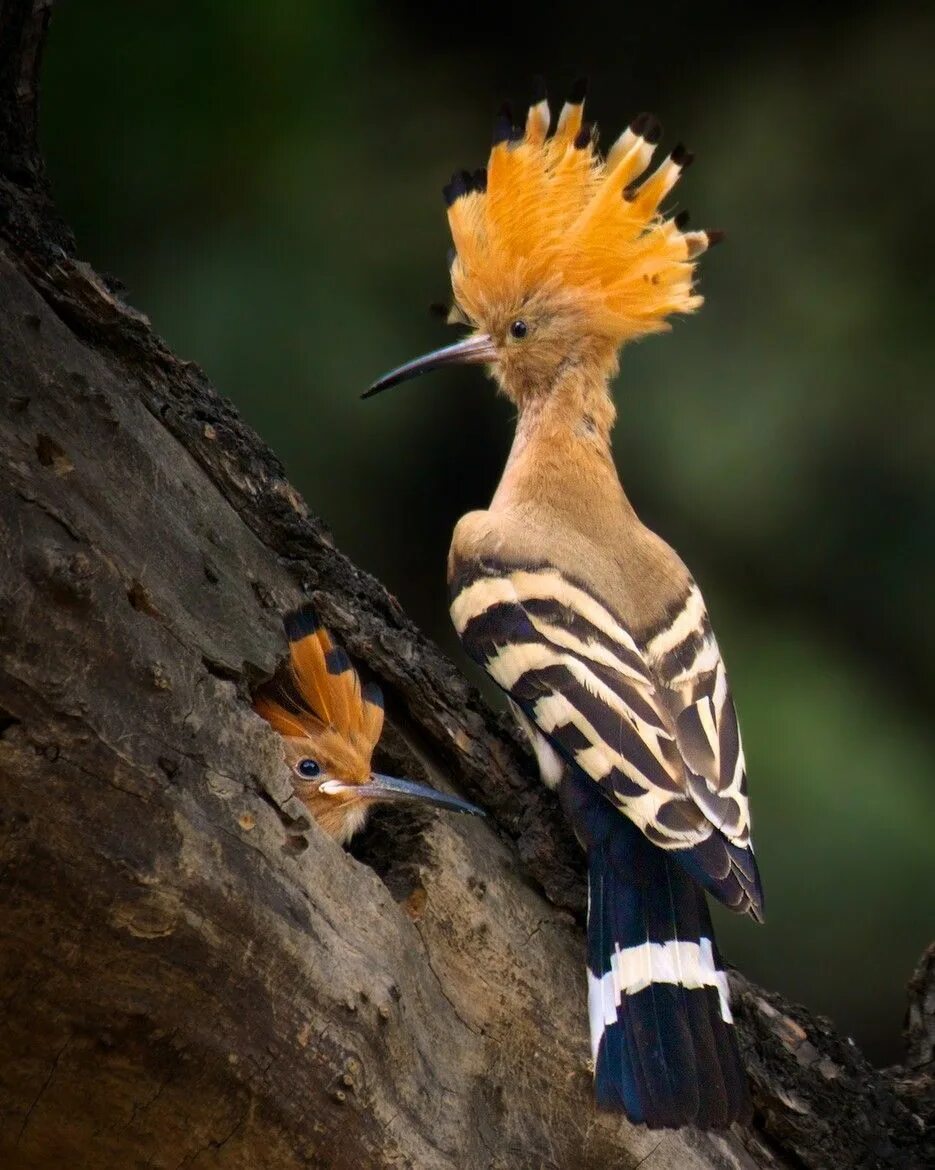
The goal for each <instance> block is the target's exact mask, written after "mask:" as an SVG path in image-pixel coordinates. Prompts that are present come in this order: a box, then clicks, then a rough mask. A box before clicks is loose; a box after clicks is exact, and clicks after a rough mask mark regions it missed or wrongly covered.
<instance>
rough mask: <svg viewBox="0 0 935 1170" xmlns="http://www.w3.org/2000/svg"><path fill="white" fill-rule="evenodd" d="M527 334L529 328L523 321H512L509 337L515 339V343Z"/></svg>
mask: <svg viewBox="0 0 935 1170" xmlns="http://www.w3.org/2000/svg"><path fill="white" fill-rule="evenodd" d="M528 332H529V326H528V325H527V324H526V322H525V321H514V322H513V324H512V325H511V326H510V336H511V337H515V338H516V340H517V341H522V340H523V338H524V337H525V336H526V334H527V333H528Z"/></svg>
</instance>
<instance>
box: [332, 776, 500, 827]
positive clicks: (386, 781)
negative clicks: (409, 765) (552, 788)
mask: <svg viewBox="0 0 935 1170" xmlns="http://www.w3.org/2000/svg"><path fill="white" fill-rule="evenodd" d="M321 791H323V792H328V793H332V794H336V793H338V792H347V793H349V794H350V793H353V794H354V795H355V796H369V797H370V799H371V800H387V801H397V800H420V801H423V802H424V803H425V804H433V805H435V806H436V808H444V809H448V810H450V811H451V812H460V813H470V815H471V816H475V817H482V816H486V813H485V812H484V811H483V809H479V808H478V807H477V805H476V804H469V803H468V801H466V800H462V799H461V798H460V797H459V796H451V795H449V794H448V793H447V792H439V791H438V790H437V789H435V788H429V786H428V785H427V784H416V782H415V781H414V780H397V779H396V777H395V776H383V775H381V773H379V772H371V773H370V780H369V782H368V783H367V784H342V783H341V782H340V781H339V780H326V781H325V782H324V784H322V786H321Z"/></svg>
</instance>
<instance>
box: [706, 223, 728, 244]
mask: <svg viewBox="0 0 935 1170" xmlns="http://www.w3.org/2000/svg"><path fill="white" fill-rule="evenodd" d="M705 235H706V236H707V237H708V247H709V248H713V247H714V246H715V245H716V244H720V243H721V242H722V241H723V240H726V239H727V232H725V231H721V229H720V228H712V229H711V230H710V231H706V232H705Z"/></svg>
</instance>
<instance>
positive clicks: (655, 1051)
mask: <svg viewBox="0 0 935 1170" xmlns="http://www.w3.org/2000/svg"><path fill="white" fill-rule="evenodd" d="M583 107H584V89H583V87H578V88H576V90H575V91H573V93H572V95H571V97H570V99H569V100H568V101H567V102H566V103H565V105H564V106H563V108H562V111H561V115H560V117H559V119H558V123H557V127H556V129H555V131H554V133H552V134H550V133H549V131H550V124H551V122H550V113H549V107H548V103H547V101H546V99H545V96H544V94H543V95H542V96H541V97H540V98H539V100H537V101H536V102H535V104H534V105H533V106H532V107H531V108H530V110H529V112H528V116H527V117H526V120H525V125H524V126H522V127H517V126H514V125H513V123H512V119H511V117H510V116H509V113H508V112H507V113H505V114H503V115H501V117H500V118H499V120H498V122H497V124H496V128H495V132H494V139H493V147H492V150H491V153H490V159H489V164H488V167H487V169H486V170H479V171H475V172H473V173H469V172H467V171H462V172H459V173H457V174H456V175H455V176H454V177H453V178H452V180H451V182H450V183H449V184H448V186H447V187H446V188H445V199H446V202H447V204H448V221H449V225H450V228H451V234H452V237H453V243H454V255H453V259H452V262H451V282H452V289H453V293H454V307H453V309H452V312H451V315H450V320H452V321H460V322H463V323H464V324H466V325H468V326H469V327H470V328H471V330H472V332H471V334H470V335H469V336H468V337H467V338H466V339H465V340H462V341H460V342H458V343H456V344H454V345H450V346H448V347H446V348H444V349H441V350H438V351H436V352H435V353H432V354H429V355H427V356H425V357H422V358H419V359H417V360H416V361H412V362H409V363H407V364H406V365H404V366H401V367H399V368H398V369H396V370H394V371H393V372H392V373H390V374H388V375H386V376H385V377H384V378H382V379H380V380H379V381H378V382H376V383H375V384H374V385H373V386H372V387H371V388H370V390H368V391H367V393H366V395H365V397H367V396H369V395H371V394H375V393H377V392H379V391H380V390H383V389H386V388H387V387H389V386H393V385H395V384H396V383H398V382H401V381H403V380H404V379H407V378H411V377H413V376H415V375H417V374H421V373H424V372H426V371H428V370H432V369H435V368H437V367H438V366H442V365H447V364H449V363H453V362H477V363H484V364H487V365H488V366H489V368H490V371H491V372H492V375H493V377H494V378H495V380H496V382H497V383H498V384H499V387H500V389H501V390H502V392H503V393H504V394H505V395H506V396H507V397H508V398H509V399H510V400H511V402H513V403H514V405H515V406H516V408H517V416H518V417H517V424H516V434H515V438H514V441H513V446H512V449H511V451H510V455H509V458H508V460H507V463H506V468H505V470H504V472H503V476H502V478H501V480H500V483H499V486H498V487H497V489H496V492H495V494H494V496H493V500H492V501H491V504H490V507H489V508H488V509H486V510H485V511H476V512H470V513H469V514H468V515H466V516H464V517H462V519H461V520H460V521H459V522H458V524H457V527H456V528H455V531H454V537H453V541H452V545H451V552H450V556H449V563H448V580H449V586H450V596H451V616H452V618H453V620H454V624H455V627H456V629H457V632H458V634H459V636H460V638H461V641H462V643H463V645H464V647H465V649H466V650H467V652H468V654H469V655H470V656H471V657H472V658H473V659H475V660H476V661H477V662H478V663H480V664H481V666H483V667H484V668H485V669H486V670H487V672H488V673H489V674H490V675H491V676H492V678H493V679H494V680H495V681H496V682H497V683H498V684H499V686H500V687H501V688H502V689H503V690H504V691H505V692H506V694H507V695H508V696H509V700H510V703H511V705H512V707H513V710H514V712H515V714H516V718H517V720H518V722H519V723H520V725H521V726H522V728H523V729H524V731H525V732H526V734H527V735H528V737H529V739H530V741H531V744H532V747H533V750H534V752H535V755H536V757H537V759H538V764H539V769H540V772H541V776H542V780H543V781H544V782H545V783H546V784H547V785H549V786H550V787H553V788H557V790H558V795H559V798H560V800H561V802H562V804H563V806H564V808H565V810H566V812H567V814H568V816H569V817H570V819H571V823H572V825H573V827H574V830H575V832H576V834H577V836H578V838H579V840H580V841H581V842H582V844H583V845H584V847H585V849H586V850H587V858H588V888H589V899H588V989H589V995H588V1002H589V1015H590V1027H591V1044H592V1053H593V1059H594V1081H595V1094H596V1099H597V1102H598V1105H599V1106H600V1107H602V1108H609V1109H617V1110H623V1111H624V1112H625V1113H626V1114H627V1115H628V1116H629V1118H630V1119H631V1120H633V1121H635V1122H645V1123H646V1124H647V1125H648V1126H651V1127H654V1128H662V1127H669V1126H682V1125H696V1126H698V1127H700V1128H706V1129H714V1128H721V1127H724V1126H727V1125H729V1124H730V1123H731V1122H732V1121H734V1120H735V1119H738V1118H741V1117H744V1116H746V1115H747V1113H748V1110H749V1103H748V1093H747V1085H746V1079H745V1076H744V1072H743V1067H742V1065H741V1061H740V1056H739V1051H738V1047H737V1041H736V1038H735V1035H734V1029H733V1027H732V1023H733V1021H732V1016H731V1010H730V1004H729V993H728V984H727V976H726V974H725V971H724V968H723V965H722V962H721V959H720V957H719V955H718V950H717V947H716V945H715V941H714V933H713V930H712V927H711V919H710V916H709V912H708V906H707V902H706V899H705V892H707V893H709V894H712V895H713V896H714V897H715V898H717V899H718V900H719V901H721V902H723V903H725V904H726V905H727V906H729V907H730V908H731V909H733V910H736V911H738V912H740V913H746V914H750V915H751V916H752V917H753V918H754V919H756V920H761V918H762V908H763V895H762V892H761V887H760V878H759V874H758V871H757V864H756V861H755V859H754V856H753V848H752V845H751V841H750V816H749V811H748V805H747V785H746V778H745V771H744V759H743V752H742V750H741V745H740V735H739V731H738V726H737V716H736V714H735V711H734V706H733V702H732V700H731V696H730V691H729V688H728V683H727V675H726V674H725V671H724V664H723V662H722V660H721V655H720V653H719V651H718V646H717V642H716V641H715V639H714V634H713V632H712V630H711V624H710V621H709V620H708V615H707V612H706V609H705V604H704V601H703V600H702V597H701V593H700V592H699V590H698V586H697V585H696V584H695V582H694V581H693V580H692V578H691V576H690V574H689V572H688V570H687V569H686V567H685V565H684V564H683V563H682V561H681V560H680V559H679V557H678V556H677V554H676V553H675V552H674V551H673V550H672V549H671V548H670V547H669V546H668V545H667V544H666V543H665V542H664V541H663V540H661V539H660V538H659V537H658V536H657V535H655V533H653V532H651V531H650V530H649V529H648V528H646V527H645V526H644V525H643V524H642V523H641V522H640V520H639V518H638V517H637V515H636V513H635V511H634V510H633V507H632V506H631V504H630V502H629V500H628V499H627V497H626V495H625V494H624V491H623V488H622V486H621V484H620V480H619V478H618V475H617V472H616V469H615V466H614V462H613V459H612V455H611V445H610V433H611V428H612V426H613V423H614V419H615V415H616V411H615V408H614V404H613V401H612V399H611V395H610V391H609V388H608V381H609V379H610V378H611V377H612V376H613V375H614V374H615V373H616V372H617V366H618V353H619V350H620V347H621V345H622V344H623V343H624V342H626V341H630V340H634V339H636V338H638V337H641V336H643V335H645V334H648V333H656V332H660V331H662V330H664V329H667V328H668V327H669V326H668V325H667V318H668V317H669V316H670V314H673V313H689V312H693V311H694V310H695V309H697V308H698V307H699V306H700V305H701V301H702V298H701V297H700V296H699V295H698V294H697V293H696V292H695V291H694V288H693V272H694V265H695V260H696V258H697V257H698V256H699V255H700V254H701V253H702V252H704V251H705V250H706V249H707V248H708V247H710V246H711V244H713V243H714V242H715V241H716V240H717V239H718V237H719V233H714V232H705V231H687V230H686V219H685V216H684V215H679V216H676V217H675V218H670V217H669V216H668V215H667V214H666V213H664V212H662V211H661V210H660V204H661V202H662V201H663V199H664V198H665V197H666V195H667V194H668V193H669V191H671V189H672V187H673V185H674V184H675V182H676V180H677V179H678V178H679V176H680V175H681V173H682V171H683V170H684V169H685V168H686V167H687V166H688V164H689V162H690V161H691V155H689V154H688V153H687V152H686V150H685V149H684V147H682V146H677V147H676V148H675V149H674V150H673V151H672V152H671V154H670V155H669V156H668V158H666V159H665V161H664V162H663V163H662V164H661V165H660V166H659V167H658V169H656V170H655V171H653V172H652V173H651V174H650V175H649V176H648V177H647V178H641V176H642V175H643V173H644V172H645V171H646V170H647V168H648V166H649V163H650V159H651V157H652V155H653V153H654V147H655V146H656V144H657V143H658V141H659V138H660V135H661V128H660V126H659V123H658V122H657V121H656V119H655V118H653V117H651V116H649V115H646V114H642V115H640V116H639V117H638V118H636V119H635V120H634V121H633V122H632V123H631V124H630V126H629V128H628V129H627V130H626V131H625V132H624V133H623V134H622V135H621V136H620V137H619V138H618V139H617V140H616V142H615V143H614V144H613V146H612V147H611V148H610V150H609V151H608V152H607V154H606V156H605V157H602V156H601V155H600V154H599V152H598V150H597V146H596V134H595V132H594V130H593V128H592V127H591V126H590V125H588V124H587V123H585V122H584V120H583Z"/></svg>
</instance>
